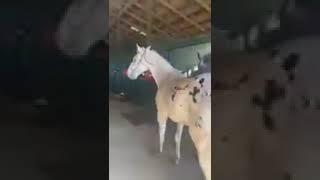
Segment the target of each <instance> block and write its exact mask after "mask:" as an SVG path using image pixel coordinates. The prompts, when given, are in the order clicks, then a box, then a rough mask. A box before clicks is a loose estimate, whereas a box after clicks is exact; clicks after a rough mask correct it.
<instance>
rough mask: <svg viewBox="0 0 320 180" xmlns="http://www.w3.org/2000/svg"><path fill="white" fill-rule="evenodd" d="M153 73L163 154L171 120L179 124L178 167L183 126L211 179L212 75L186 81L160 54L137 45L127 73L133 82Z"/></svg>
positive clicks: (176, 140) (206, 74)
mask: <svg viewBox="0 0 320 180" xmlns="http://www.w3.org/2000/svg"><path fill="white" fill-rule="evenodd" d="M147 71H150V72H151V74H152V76H153V78H154V80H155V82H156V84H157V87H158V90H157V94H156V105H157V120H158V123H159V137H160V152H162V149H163V143H164V136H165V131H166V122H167V120H168V118H170V119H171V120H172V121H174V122H175V123H177V124H178V125H177V131H176V134H175V142H176V164H178V163H179V160H180V142H181V135H182V132H183V126H184V125H186V126H189V134H190V136H191V138H192V141H193V143H194V145H195V147H196V149H197V153H198V157H199V163H200V166H201V169H202V171H203V173H204V175H205V177H206V179H207V180H211V73H205V74H201V75H198V76H196V77H193V78H186V77H184V75H183V74H182V73H181V72H180V71H178V70H176V69H175V68H173V67H172V66H171V65H170V64H169V63H168V62H167V61H166V60H165V59H164V58H163V57H162V56H160V55H159V54H158V53H157V52H156V51H154V50H151V49H150V46H149V47H147V48H143V47H139V45H137V54H136V55H135V56H134V57H133V61H132V62H131V64H130V66H129V68H128V71H127V74H128V77H129V78H130V79H132V80H134V79H137V78H138V77H139V76H140V75H143V74H144V73H145V72H147Z"/></svg>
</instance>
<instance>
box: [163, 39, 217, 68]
mask: <svg viewBox="0 0 320 180" xmlns="http://www.w3.org/2000/svg"><path fill="white" fill-rule="evenodd" d="M197 52H199V53H200V55H204V54H207V53H210V52H211V43H210V42H208V43H201V44H195V45H191V46H186V47H184V46H183V47H177V48H176V49H173V50H169V59H170V62H171V63H172V65H173V66H174V67H175V68H177V69H179V70H181V71H186V70H188V69H189V68H191V67H193V66H194V65H196V64H198V63H199V59H198V57H197Z"/></svg>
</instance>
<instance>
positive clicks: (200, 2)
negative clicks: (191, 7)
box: [194, 0, 211, 14]
mask: <svg viewBox="0 0 320 180" xmlns="http://www.w3.org/2000/svg"><path fill="white" fill-rule="evenodd" d="M194 1H195V2H196V3H198V4H199V5H200V6H201V7H202V8H203V9H205V10H206V11H208V13H210V14H211V7H210V6H209V5H208V4H206V3H205V2H203V1H202V0H194Z"/></svg>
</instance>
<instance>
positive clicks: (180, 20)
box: [109, 0, 211, 41]
mask: <svg viewBox="0 0 320 180" xmlns="http://www.w3.org/2000/svg"><path fill="white" fill-rule="evenodd" d="M109 30H110V32H109V40H110V41H112V39H113V38H115V39H117V38H123V37H126V38H132V39H141V38H143V39H147V40H155V39H162V40H163V39H186V38H192V37H195V36H200V35H208V34H210V32H211V0H109Z"/></svg>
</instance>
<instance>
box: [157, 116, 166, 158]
mask: <svg viewBox="0 0 320 180" xmlns="http://www.w3.org/2000/svg"><path fill="white" fill-rule="evenodd" d="M167 120H168V116H167V115H166V114H165V113H161V112H158V124H159V140H160V141H159V145H160V146H159V148H160V153H162V150H163V143H164V140H165V133H166V128H167Z"/></svg>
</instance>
